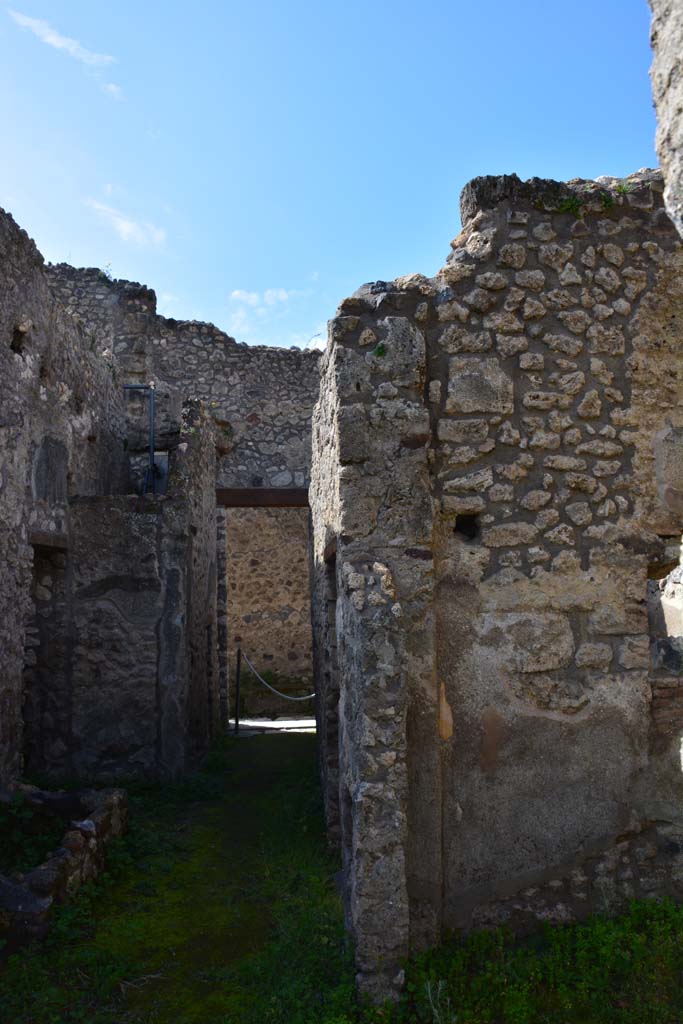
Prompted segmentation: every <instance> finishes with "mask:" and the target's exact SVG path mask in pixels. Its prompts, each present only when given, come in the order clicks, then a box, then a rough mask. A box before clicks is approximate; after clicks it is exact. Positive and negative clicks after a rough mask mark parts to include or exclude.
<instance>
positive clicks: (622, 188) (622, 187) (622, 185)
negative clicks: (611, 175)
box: [615, 181, 633, 196]
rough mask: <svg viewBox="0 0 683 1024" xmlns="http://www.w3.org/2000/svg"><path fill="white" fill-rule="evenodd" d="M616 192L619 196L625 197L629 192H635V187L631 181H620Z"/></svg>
mask: <svg viewBox="0 0 683 1024" xmlns="http://www.w3.org/2000/svg"><path fill="white" fill-rule="evenodd" d="M615 191H617V192H618V193H619V195H621V196H625V195H626V194H627V193H628V192H632V191H633V185H632V184H631V182H630V181H620V182H619V184H618V185H617V187H616V190H615Z"/></svg>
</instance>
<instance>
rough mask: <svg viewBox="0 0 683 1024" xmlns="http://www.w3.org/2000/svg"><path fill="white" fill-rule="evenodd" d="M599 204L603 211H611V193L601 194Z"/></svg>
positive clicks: (612, 200)
mask: <svg viewBox="0 0 683 1024" xmlns="http://www.w3.org/2000/svg"><path fill="white" fill-rule="evenodd" d="M600 202H601V203H602V208H603V210H611V209H612V207H613V206H614V196H613V195H612V194H611V192H601V193H600Z"/></svg>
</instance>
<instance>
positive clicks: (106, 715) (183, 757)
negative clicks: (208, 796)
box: [26, 405, 219, 779]
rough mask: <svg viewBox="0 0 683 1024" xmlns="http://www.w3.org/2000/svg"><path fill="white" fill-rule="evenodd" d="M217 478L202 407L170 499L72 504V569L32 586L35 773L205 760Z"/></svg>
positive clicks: (214, 710)
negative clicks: (35, 628)
mask: <svg viewBox="0 0 683 1024" xmlns="http://www.w3.org/2000/svg"><path fill="white" fill-rule="evenodd" d="M214 475H215V454H214V441H213V427H212V424H211V423H210V421H208V420H207V418H206V416H204V417H203V416H202V413H201V410H199V409H198V408H197V407H196V405H193V406H190V407H188V408H186V415H185V417H184V422H183V431H182V433H181V441H180V445H179V447H178V449H176V450H175V451H174V452H173V453H172V468H171V474H170V481H169V490H168V492H167V493H166V494H165V495H163V496H159V497H152V496H151V495H147V496H144V497H138V496H137V495H130V494H127V495H111V496H95V497H82V498H75V499H73V501H72V504H71V544H70V548H69V551H68V554H67V556H60V557H62V558H65V560H66V563H67V566H68V571H67V573H66V575H65V577H64V576H61V577H60V576H58V575H57V571H56V570H55V569H50V568H41V571H40V575H39V577H38V580H37V590H38V592H39V594H38V596H39V597H41V598H42V599H43V600H42V603H37V604H36V611H37V616H36V621H37V624H38V628H39V630H40V632H39V633H38V636H37V643H36V646H35V648H34V650H35V654H36V658H37V664H36V666H34V667H32V668H31V670H30V671H31V672H32V673H33V675H34V678H31V679H29V680H27V686H26V688H27V694H28V698H29V702H30V705H31V714H30V717H29V718H28V720H27V731H28V737H27V738H28V744H27V750H28V759H27V769H28V770H29V771H32V772H39V773H41V774H43V775H51V776H53V777H55V776H56V777H60V776H61V777H64V776H66V777H69V778H73V777H81V778H89V779H92V778H102V779H108V778H117V777H136V776H137V777H149V776H150V775H153V776H156V777H162V778H170V777H173V776H177V775H178V774H179V773H181V772H182V771H184V770H185V769H187V768H189V767H191V766H192V765H194V764H195V763H196V762H197V760H198V758H199V756H200V755H201V754H202V753H204V752H205V750H206V748H207V745H208V743H209V742H210V739H211V737H212V736H213V734H214V732H215V730H216V728H217V725H218V718H219V707H218V704H219V696H218V665H217V658H216V643H215V636H216V510H215V491H214ZM53 560H54V559H53ZM45 572H48V574H49V576H48V579H46V578H45V576H44V573H45ZM57 581H59V584H60V590H59V594H55V591H56V590H57ZM45 598H47V599H49V600H50V601H51V602H52V603H53V606H52V607H51V608H50V609H48V611H49V614H47V615H45V611H46V608H45ZM56 599H59V600H60V601H61V604H60V607H59V612H60V614H56V611H57V609H55V607H54V603H55V600H56ZM58 653H59V654H60V655H61V656H60V657H59V660H57V658H56V654H58ZM41 669H42V671H41Z"/></svg>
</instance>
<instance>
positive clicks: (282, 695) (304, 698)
mask: <svg viewBox="0 0 683 1024" xmlns="http://www.w3.org/2000/svg"><path fill="white" fill-rule="evenodd" d="M242 657H243V658H244V660H245V661H246V663H247V665H248V666H249V668H250V669H251V671H252V672H253V673H254V675H255V676H256V678H257V679H258V681H259V682H260V683H263V685H264V686H265V687H267V689H269V690H270V691H271V692H272V693H275V694H277V696H278V697H284V699H285V700H312V699H313V697H315V694H314V693H309V694H308V696H307V697H291V696H290V695H289V694H287V693H280V691H279V690H276V689H275V687H274V686H271V685H270V683H267V682H266V681H265V679H264V678H263V677H262V676H260V675H259V673H258V672H257V671H256V669H255V668H254V666H253V665H252V663H251V662H250V661H249V658H248V657H247V656H246V654H245V653H244V651H242Z"/></svg>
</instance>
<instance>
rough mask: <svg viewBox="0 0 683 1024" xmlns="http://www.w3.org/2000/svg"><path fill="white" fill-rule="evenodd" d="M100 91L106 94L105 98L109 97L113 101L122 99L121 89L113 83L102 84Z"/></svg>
mask: <svg viewBox="0 0 683 1024" xmlns="http://www.w3.org/2000/svg"><path fill="white" fill-rule="evenodd" d="M102 90H103V92H106V94H107V96H111V98H112V99H113V100H122V99H123V89H122V88H121V86H120V85H116V84H115V83H114V82H103V83H102Z"/></svg>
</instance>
